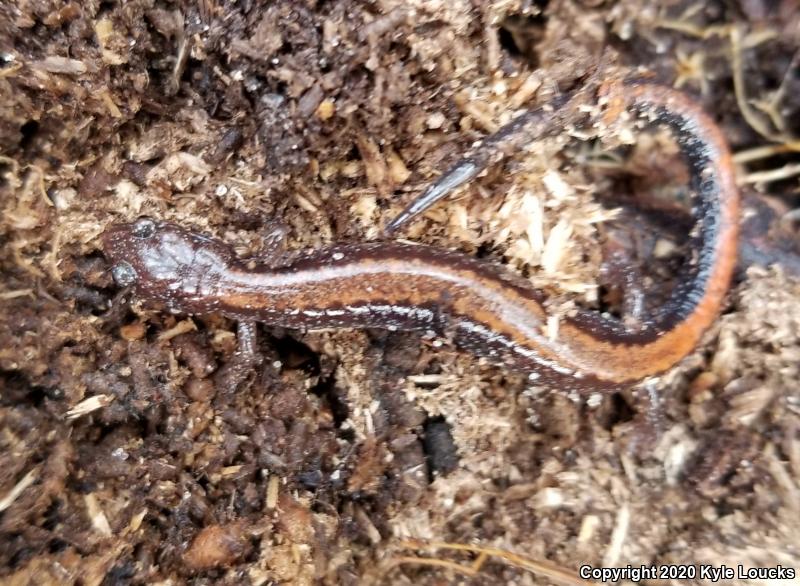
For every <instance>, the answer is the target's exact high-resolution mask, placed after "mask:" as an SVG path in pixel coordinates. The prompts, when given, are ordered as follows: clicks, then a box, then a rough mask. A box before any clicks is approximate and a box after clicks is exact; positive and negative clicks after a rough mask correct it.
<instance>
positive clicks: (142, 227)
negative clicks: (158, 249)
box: [131, 218, 156, 238]
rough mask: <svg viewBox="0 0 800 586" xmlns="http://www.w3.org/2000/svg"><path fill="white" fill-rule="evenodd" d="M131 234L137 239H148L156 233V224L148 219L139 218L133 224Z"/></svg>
mask: <svg viewBox="0 0 800 586" xmlns="http://www.w3.org/2000/svg"><path fill="white" fill-rule="evenodd" d="M131 233H132V234H133V235H134V236H136V237H137V238H150V237H151V236H152V235H153V234H155V233H156V223H155V222H154V221H153V220H151V219H150V218H140V219H138V220H136V222H134V223H133V229H132V231H131Z"/></svg>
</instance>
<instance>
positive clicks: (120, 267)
mask: <svg viewBox="0 0 800 586" xmlns="http://www.w3.org/2000/svg"><path fill="white" fill-rule="evenodd" d="M111 276H113V277H114V281H115V282H116V283H117V285H119V286H120V287H127V286H128V285H133V284H134V283H135V282H136V278H137V277H138V276H139V275H137V274H136V269H134V268H133V267H132V266H131V265H130V264H128V263H126V262H125V261H122V262H119V263H117V264H115V265H114V267H113V268H112V269H111Z"/></svg>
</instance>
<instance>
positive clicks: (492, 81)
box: [0, 0, 800, 586]
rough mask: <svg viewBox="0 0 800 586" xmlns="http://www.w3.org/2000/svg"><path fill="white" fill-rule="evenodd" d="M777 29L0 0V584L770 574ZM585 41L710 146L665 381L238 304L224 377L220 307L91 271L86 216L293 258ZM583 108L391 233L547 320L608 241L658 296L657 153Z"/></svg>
mask: <svg viewBox="0 0 800 586" xmlns="http://www.w3.org/2000/svg"><path fill="white" fill-rule="evenodd" d="M799 43H800V13H799V12H798V10H797V8H796V4H795V3H794V2H793V1H792V0H781V1H778V2H772V1H768V0H730V1H721V0H720V1H716V0H712V1H710V2H696V1H694V2H686V1H682V0H681V1H678V0H670V1H669V2H656V1H654V0H622V1H619V2H612V1H604V0H558V1H557V0H550V1H547V0H448V1H446V2H445V1H443V0H428V1H425V0H413V1H410V2H403V1H400V0H373V1H369V2H367V1H364V0H342V1H340V2H323V1H321V0H302V1H301V0H295V1H288V0H287V1H284V2H265V1H261V0H241V1H239V2H235V3H234V2H229V3H223V2H219V1H218V0H198V1H197V2H185V1H184V2H181V1H174V2H173V1H168V0H130V1H126V2H113V1H103V2H100V1H99V0H89V1H87V2H75V1H56V0H25V1H21V2H11V1H3V2H0V153H1V158H0V194H1V195H0V206H2V208H3V214H2V219H1V220H0V244H2V246H0V275H2V280H1V281H0V430H1V433H0V582H2V583H4V584H13V585H18V584H19V585H23V584H81V585H100V584H145V583H146V584H184V583H191V584H210V583H220V584H254V585H262V584H298V585H303V584H342V585H349V584H370V583H374V584H379V583H380V584H414V585H416V586H427V585H431V586H432V585H441V584H486V585H494V584H497V585H500V584H517V585H527V584H549V583H555V578H554V577H553V573H554V572H556V571H558V570H560V571H563V572H566V574H564V576H566V577H562V581H561V582H559V583H569V584H580V583H585V582H581V581H580V580H579V579H578V578H577V577H576V576H577V571H578V568H579V567H580V566H581V565H584V564H590V565H593V566H625V565H627V564H631V565H633V566H636V567H638V566H640V565H652V564H711V565H714V566H719V565H722V564H727V565H729V566H733V567H735V566H736V565H737V564H743V565H744V566H777V565H779V564H780V565H782V566H784V567H793V568H795V569H796V570H797V571H800V549H798V544H800V529H798V527H800V526H799V525H798V523H797V518H798V515H800V390H799V389H798V383H797V380H798V377H799V376H800V373H799V372H798V368H799V367H800V281H798V278H797V274H798V273H800V270H799V269H798V267H800V262H799V261H798V256H797V255H798V246H799V245H798V237H797V226H796V218H797V214H796V213H793V212H792V211H791V210H792V208H794V207H796V206H797V193H798V181H797V154H796V151H797V150H798V141H797V139H795V138H793V137H794V136H797V133H800V127H798V126H800V116H799V115H798V113H799V112H800V98H798V96H800V91H798V90H799V89H800V77H799V76H798V74H797V71H798V55H797V54H795V51H796V48H797V47H798V46H799ZM601 55H607V56H610V57H608V58H607V59H606V61H607V62H608V63H607V66H608V67H612V68H614V69H615V70H623V69H627V70H636V71H638V73H639V74H641V75H645V76H650V77H651V78H653V79H656V80H658V81H660V82H662V83H664V84H666V85H672V86H675V87H678V88H680V89H682V90H683V91H686V92H687V93H689V94H691V95H692V96H693V97H694V98H695V99H696V100H698V102H700V103H701V104H703V105H704V106H705V108H706V109H707V110H708V111H709V112H710V113H712V114H713V115H714V117H715V119H716V120H717V121H718V122H719V123H720V125H721V127H722V128H723V130H724V132H725V134H726V135H727V136H728V138H729V140H730V143H731V147H732V149H733V151H734V152H735V153H736V155H737V161H738V162H739V167H738V171H737V172H738V175H739V179H740V182H741V184H742V191H743V196H744V198H745V203H746V206H745V214H744V220H743V221H744V222H745V224H744V225H745V229H744V237H743V242H742V255H741V257H742V260H741V262H740V270H739V272H738V275H737V279H736V282H735V283H734V286H733V288H732V291H731V294H730V299H729V303H728V304H727V306H726V309H725V311H724V314H723V315H722V316H721V317H720V319H719V320H718V322H717V323H716V324H715V326H714V327H713V328H712V331H710V332H709V333H708V335H707V337H706V340H705V342H704V343H703V344H702V345H701V347H700V348H698V349H697V350H696V351H695V352H694V353H693V354H692V355H691V356H690V357H688V358H687V359H685V360H684V361H683V362H682V363H681V364H680V365H678V366H677V367H676V368H675V369H673V370H672V371H670V372H669V373H667V374H665V375H664V376H661V377H658V378H656V379H652V380H649V381H647V382H645V383H644V384H642V385H640V386H638V387H636V388H633V389H629V390H625V391H620V392H617V393H607V394H601V393H594V394H591V393H590V394H587V395H582V396H573V395H572V394H569V393H565V392H564V391H563V390H559V389H547V388H536V387H531V385H530V383H529V381H528V380H527V378H526V377H524V376H521V375H518V374H514V373H509V372H507V371H505V370H503V369H502V368H500V367H498V366H496V365H493V364H491V363H490V362H486V361H483V360H478V359H476V358H475V357H474V356H472V355H469V354H465V353H462V352H459V351H456V350H455V349H453V348H452V347H450V346H449V345H448V344H444V345H442V344H440V343H438V342H437V341H431V340H427V339H423V338H422V337H420V336H419V335H417V334H406V333H398V332H394V333H392V332H381V331H362V330H357V331H346V330H345V331H324V332H298V331H285V330H281V329H279V328H274V327H270V326H267V325H263V324H262V325H259V329H258V334H259V346H258V355H259V356H260V358H261V360H260V361H259V363H258V366H257V367H245V366H243V365H242V363H241V360H240V359H239V358H238V356H239V355H238V354H237V352H236V350H237V345H236V324H235V323H232V322H231V321H229V320H226V319H223V318H221V317H218V316H182V315H177V316H176V315H172V314H170V313H169V312H167V311H165V310H164V309H163V308H159V307H151V306H148V305H146V304H144V303H142V302H141V301H140V300H136V299H131V298H130V295H128V294H127V292H125V291H121V290H120V289H119V288H118V287H117V286H116V285H115V284H114V282H113V280H112V278H111V276H110V271H109V268H110V267H109V265H108V263H107V262H106V260H105V258H104V257H103V254H102V249H101V243H100V240H99V235H100V234H101V233H102V232H103V230H104V229H105V228H106V227H108V226H110V225H112V224H114V223H117V222H120V221H127V220H131V219H134V218H136V217H139V216H145V215H146V216H150V217H156V218H160V219H164V220H169V221H173V222H176V223H178V224H181V225H183V226H186V227H189V228H192V229H196V230H198V231H201V232H205V233H207V234H209V235H213V236H215V237H219V238H222V239H224V240H225V241H227V242H229V243H231V244H233V245H235V246H236V247H237V251H238V252H240V253H241V254H242V255H243V256H246V255H251V254H255V253H257V251H258V250H259V248H260V247H261V246H262V245H263V243H264V240H265V238H266V236H267V235H268V234H270V233H271V232H272V231H274V229H275V227H280V228H282V229H284V230H285V231H286V233H287V234H288V239H287V240H288V242H287V245H288V247H289V248H290V249H293V250H296V249H304V248H312V247H319V246H322V245H324V244H327V243H330V242H334V241H337V242H361V241H365V240H373V239H376V238H378V236H379V232H380V228H381V226H383V225H385V223H386V222H387V221H388V220H390V219H391V218H392V217H393V216H394V215H395V214H396V213H397V212H398V211H399V210H400V209H401V208H402V207H403V205H404V203H406V202H407V201H409V200H410V199H411V198H412V197H413V196H414V195H416V194H418V193H419V192H420V191H421V190H422V189H423V188H424V186H425V185H427V184H428V183H430V181H431V180H432V179H434V178H435V177H436V176H438V175H439V174H440V173H441V172H443V171H444V170H445V169H446V168H447V167H448V166H449V165H450V164H451V163H452V162H454V161H455V160H457V159H458V156H459V153H463V152H465V151H466V150H467V149H469V148H470V146H471V145H472V144H473V143H474V142H475V141H476V140H478V139H479V138H481V137H483V136H486V135H487V134H488V133H491V132H492V131H494V130H496V129H497V128H499V127H500V126H501V125H502V124H504V123H505V122H507V121H509V120H510V119H512V118H513V117H514V116H515V115H516V114H518V113H519V112H520V111H521V110H522V109H524V108H529V107H534V106H537V105H540V104H541V103H543V102H545V101H546V100H547V99H548V98H549V97H551V96H552V95H554V94H556V93H558V92H560V91H566V90H567V89H569V88H571V87H574V86H576V85H578V84H580V83H581V80H582V79H583V78H584V77H585V76H586V75H587V74H589V73H591V72H592V71H594V69H595V68H596V67H597V66H598V63H599V62H600V60H601ZM588 106H591V104H587V107H588ZM593 133H594V130H593V129H591V128H588V129H564V130H563V132H561V133H559V135H558V136H553V137H548V138H546V139H543V140H542V141H540V143H537V144H536V145H530V147H529V148H528V149H527V152H525V153H519V154H517V155H515V156H512V157H510V158H509V159H508V160H506V161H505V162H503V163H501V164H499V165H496V166H493V167H492V168H490V169H488V170H487V172H486V173H485V174H484V175H483V176H481V177H480V178H479V179H478V180H477V181H475V182H473V183H472V184H471V185H470V186H469V187H467V188H466V189H464V190H462V191H461V192H459V194H457V196H456V197H452V198H450V199H449V200H448V201H447V202H445V203H443V204H441V205H439V206H437V207H435V208H434V209H432V210H431V211H429V212H428V213H427V214H426V215H425V216H424V217H423V218H420V219H419V220H417V221H415V222H414V224H413V225H412V226H410V227H409V228H408V229H407V230H406V232H405V233H404V234H403V237H404V238H407V239H409V240H414V241H421V242H426V243H429V244H435V245H440V246H447V247H450V248H458V249H461V250H463V251H465V252H467V253H470V254H475V255H479V256H483V257H485V258H487V259H490V260H493V261H496V262H502V263H505V264H507V265H508V267H509V270H514V271H518V272H520V273H521V274H523V275H525V276H527V277H529V278H530V279H531V281H532V282H533V283H534V284H536V285H537V286H538V287H541V288H543V289H545V290H546V291H547V293H548V294H549V296H550V299H551V301H550V303H551V307H552V309H553V311H558V310H563V309H565V308H569V307H573V306H574V305H575V304H579V305H584V306H588V307H604V308H612V309H613V308H614V307H615V306H617V305H619V303H620V301H619V296H620V294H619V287H618V283H617V282H616V281H615V279H614V271H610V272H609V271H606V270H605V268H607V266H606V265H605V264H604V251H605V250H607V249H608V248H609V242H616V245H617V248H619V247H620V244H619V243H620V242H621V243H622V245H621V247H622V248H624V249H626V250H627V253H628V256H627V257H626V258H627V260H626V263H628V264H631V263H632V264H634V265H635V266H637V267H640V269H641V270H642V271H643V274H646V278H643V279H642V280H643V282H644V283H646V284H648V283H649V285H648V286H646V287H645V288H644V291H645V294H646V295H647V298H648V302H649V304H650V305H651V306H652V305H657V303H658V300H659V294H658V293H657V290H659V289H660V287H658V284H659V283H661V282H669V280H670V275H674V273H675V267H676V265H677V264H679V262H680V260H681V259H682V258H684V257H685V256H686V255H687V254H688V253H687V251H686V250H684V248H685V247H683V244H685V243H684V242H683V240H684V239H685V238H684V236H685V234H686V230H687V224H686V213H685V212H686V210H685V208H682V207H681V206H680V205H677V206H675V205H673V206H672V207H671V208H670V207H669V206H666V208H669V209H665V205H666V204H665V203H664V201H665V199H666V200H667V201H669V202H672V201H673V200H674V197H673V196H675V195H678V196H680V194H681V193H682V192H685V184H686V176H685V175H686V174H685V169H684V168H683V166H682V164H681V163H680V160H679V159H676V157H675V154H674V150H675V149H674V148H672V147H674V145H671V144H670V141H669V140H666V139H665V138H664V137H662V136H660V135H659V134H658V133H641V136H639V139H638V142H637V144H636V145H635V146H619V147H618V148H616V149H612V150H609V149H608V148H606V149H605V150H604V149H603V148H601V145H600V143H599V142H598V141H597V140H596V138H597V137H596V136H595V135H594V134H593ZM612 192H613V193H614V194H615V197H610V196H608V194H609V193H612ZM678 199H680V197H678ZM650 200H652V201H650ZM637 202H638V203H637ZM642 202H644V203H642ZM650 204H651V205H650ZM620 235H621V236H620ZM682 235H684V236H682ZM608 275H611V277H609V276H608ZM604 280H605V281H607V282H604ZM436 543H439V544H443V543H446V544H450V547H451V549H448V548H445V547H439V548H438V549H437V548H434V547H432V544H436ZM453 548H461V550H457V549H453ZM475 548H488V549H490V550H491V552H490V553H491V554H492V555H490V556H488V557H486V558H485V557H484V556H478V552H477V550H476V549H475ZM512 554H516V555H517V556H521V557H518V558H515V557H513V555H512ZM523 558H524V559H523ZM476 560H477V562H479V563H477V564H476V565H474V566H470V564H471V563H472V562H474V561H476ZM536 563H547V564H550V565H549V566H547V567H549V568H550V570H549V573H548V569H547V568H544V569H542V567H541V566H536ZM455 564H461V565H460V566H456V565H455ZM740 582H741V583H753V584H756V583H758V584H760V583H767V582H766V581H759V580H749V581H744V580H743V581H740ZM649 583H659V582H658V581H651V582H649ZM663 583H677V582H668V581H664V582H663ZM785 583H790V582H789V581H787V582H785ZM791 583H800V582H798V579H797V578H796V579H795V581H794V582H791Z"/></svg>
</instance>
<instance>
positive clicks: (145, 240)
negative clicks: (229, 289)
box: [102, 218, 232, 308]
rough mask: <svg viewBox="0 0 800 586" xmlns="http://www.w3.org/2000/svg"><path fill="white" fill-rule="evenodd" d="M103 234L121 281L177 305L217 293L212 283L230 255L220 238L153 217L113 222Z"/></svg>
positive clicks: (142, 293) (146, 295) (148, 296)
mask: <svg viewBox="0 0 800 586" xmlns="http://www.w3.org/2000/svg"><path fill="white" fill-rule="evenodd" d="M102 239H103V251H104V253H105V255H106V257H107V258H108V260H109V261H110V262H111V263H112V265H113V266H112V269H111V270H112V274H113V275H114V280H115V281H116V282H117V284H118V285H120V286H121V287H127V286H131V285H132V286H133V287H134V289H135V291H136V293H137V294H138V295H140V296H142V297H143V298H145V299H149V300H155V301H163V302H167V303H169V304H170V305H172V306H174V307H176V308H180V307H181V306H183V305H185V303H182V302H187V301H191V300H194V299H198V298H199V297H200V296H203V295H209V294H213V293H214V291H212V290H210V288H211V287H212V285H213V284H214V283H215V282H216V281H217V280H218V279H217V278H216V277H218V276H219V274H220V273H221V272H223V271H224V270H226V268H227V266H228V264H229V263H230V260H231V256H232V255H231V252H230V250H229V248H228V247H227V246H225V245H224V244H222V243H220V242H217V241H214V240H211V239H210V238H207V237H205V236H201V235H199V234H194V233H192V232H189V231H188V230H184V229H183V228H179V227H178V226H175V225H174V224H168V223H165V222H156V221H154V220H151V219H149V218H140V219H138V220H136V221H135V222H132V223H130V224H117V225H115V226H112V227H111V228H109V229H108V230H106V231H105V232H104V233H103V237H102Z"/></svg>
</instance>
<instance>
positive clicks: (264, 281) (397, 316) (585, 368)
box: [103, 82, 739, 390]
mask: <svg viewBox="0 0 800 586" xmlns="http://www.w3.org/2000/svg"><path fill="white" fill-rule="evenodd" d="M599 95H600V99H601V100H602V101H603V103H604V104H605V110H604V114H603V117H602V118H601V120H602V121H603V122H605V123H608V124H611V123H614V122H615V121H617V120H618V119H620V118H621V117H623V116H625V115H626V114H625V113H626V112H630V113H633V114H636V115H638V116H642V117H647V118H648V119H650V120H651V121H654V122H657V123H662V124H665V125H667V126H668V127H669V128H670V129H671V130H672V132H673V133H674V135H675V137H676V141H677V142H678V144H679V146H680V149H681V151H682V153H683V156H684V158H685V159H686V163H687V166H688V168H689V174H690V177H691V179H690V183H691V184H690V187H691V190H692V192H693V208H692V211H693V215H694V217H695V221H696V222H697V227H696V230H695V232H696V235H695V237H694V240H695V241H694V248H693V251H694V258H693V259H692V261H691V262H689V263H687V267H686V268H685V270H684V271H683V272H682V274H681V276H680V277H679V281H678V283H677V284H676V286H675V287H674V289H673V291H672V292H671V294H670V297H669V299H668V300H667V301H666V302H665V304H664V305H663V306H662V307H661V308H660V309H659V310H657V311H656V312H654V315H652V316H650V317H649V319H647V320H646V322H645V323H644V324H643V325H642V326H641V327H640V328H637V329H635V330H633V329H628V328H626V327H625V326H624V325H623V324H622V323H621V322H620V321H618V320H614V319H611V318H607V317H604V316H602V315H601V314H599V313H597V312H591V311H584V310H582V311H578V312H576V313H575V314H574V315H569V316H566V317H563V318H562V319H561V321H560V322H559V327H558V334H557V336H556V337H555V338H551V337H549V336H548V334H547V328H546V323H547V319H548V314H547V311H546V310H545V307H544V304H543V302H544V299H543V296H542V294H541V293H540V292H539V291H537V290H535V289H534V288H533V287H532V286H531V285H530V284H529V282H528V281H526V280H524V279H522V278H521V277H518V276H515V275H513V274H512V273H511V272H509V271H508V270H506V269H504V268H502V267H501V266H498V265H495V264H491V263H487V262H484V261H481V260H478V259H476V258H473V257H471V256H469V255H465V254H462V253H458V252H453V251H448V250H445V249H442V248H438V247H431V246H425V245H413V244H403V243H398V242H387V241H381V242H372V243H364V244H345V245H333V246H330V247H328V248H325V249H321V250H317V251H314V252H311V253H308V254H304V255H302V256H300V257H299V258H297V259H296V260H294V261H292V262H291V263H290V264H288V265H286V266H280V267H274V266H271V265H269V264H267V263H261V262H258V261H257V260H253V259H250V260H244V259H238V258H237V257H236V255H235V254H234V252H233V250H232V248H231V247H230V246H228V245H226V244H225V243H224V242H222V241H219V240H215V239H212V238H209V237H206V236H203V235H200V234H196V233H193V232H191V231H189V230H186V229H184V228H181V227H179V226H176V225H174V224H170V223H164V222H156V221H154V220H151V219H146V218H145V219H139V220H137V221H135V222H133V223H129V224H118V225H114V226H112V227H110V228H109V229H108V230H107V231H106V232H105V233H104V235H103V243H104V251H105V254H106V255H107V257H108V258H109V260H110V261H111V263H112V264H113V267H114V268H113V273H114V276H115V278H116V280H117V282H118V283H119V284H120V285H123V286H131V287H132V288H133V290H134V292H135V294H136V295H138V296H139V297H140V298H142V299H144V300H148V301H156V302H161V303H163V304H165V305H166V306H167V307H168V308H169V309H171V310H172V311H176V312H183V313H188V314H200V315H201V314H209V313H220V314H223V315H225V316H228V317H230V318H234V319H238V320H246V321H254V320H255V321H261V322H264V323H267V324H272V325H276V326H283V327H287V328H303V329H310V330H313V329H327V328H365V327H368V328H384V329H391V330H394V329H403V330H421V331H428V332H430V333H431V334H434V335H446V336H447V337H449V338H451V339H452V340H453V341H454V342H455V344H456V345H457V346H459V347H461V348H464V349H466V350H468V351H472V352H474V353H476V354H478V355H481V356H486V357H488V358H489V359H491V360H495V361H497V362H499V363H502V364H505V365H507V366H508V367H510V368H513V369H517V370H522V371H524V372H527V373H529V374H530V378H531V380H535V381H537V383H539V382H540V383H542V384H549V385H559V386H561V387H562V388H570V389H577V390H583V389H609V388H619V387H621V386H625V385H630V384H633V383H635V382H637V381H639V380H641V379H643V378H645V377H648V376H650V375H654V374H658V373H661V372H663V371H665V370H667V369H669V368H670V367H672V366H673V365H674V364H676V363H677V362H678V361H679V360H681V359H682V358H683V357H684V356H686V355H687V354H688V353H689V352H691V350H692V349H693V348H694V347H695V346H696V344H697V343H698V341H699V340H700V337H701V336H702V334H703V333H704V331H705V330H706V329H707V328H708V326H709V325H710V324H711V323H712V322H713V320H714V319H715V317H716V315H717V314H718V312H719V310H720V307H721V305H722V303H723V300H724V296H725V294H726V291H727V289H728V287H729V284H730V280H731V275H732V272H733V268H734V264H735V260H736V243H737V235H738V217H739V193H738V190H737V187H736V183H735V177H734V169H733V164H732V161H731V153H730V151H729V148H728V146H727V142H726V140H725V138H724V136H723V134H722V132H721V130H720V129H719V128H718V126H717V125H716V124H715V123H714V121H713V120H712V119H711V118H710V117H709V116H708V115H707V114H706V113H705V112H704V111H703V110H702V109H701V108H700V107H699V106H698V105H697V104H695V103H694V102H693V101H692V100H691V99H689V98H688V97H687V96H685V95H684V94H683V93H680V92H677V91H674V90H671V89H669V88H666V87H663V86H660V85H656V84H653V83H649V82H633V83H631V82H624V83H623V82H617V83H616V84H610V85H608V86H607V87H605V88H602V89H601V90H599ZM501 132H502V130H501ZM485 160H488V159H485ZM474 167H475V163H474V160H466V161H462V168H461V171H459V165H458V164H457V165H456V166H455V167H453V169H452V170H451V171H450V172H449V173H446V174H445V175H443V176H442V178H440V180H439V181H437V182H436V183H434V184H433V185H432V186H431V188H430V189H429V190H428V191H427V192H426V193H427V194H430V192H431V191H433V192H434V193H435V194H436V197H434V198H431V197H428V196H426V193H423V194H422V196H420V198H422V199H424V198H426V197H427V199H426V200H425V203H424V204H422V205H421V204H420V203H419V199H420V198H418V200H415V202H412V203H411V205H410V209H411V210H412V211H411V212H410V213H409V212H404V213H403V214H401V216H398V218H399V219H398V221H397V222H394V223H392V224H391V226H392V229H397V228H399V227H400V226H401V225H402V224H403V223H404V222H407V221H408V220H410V218H411V217H413V216H414V215H416V214H417V213H419V212H421V211H422V210H424V209H425V208H426V207H428V206H429V205H432V204H433V203H435V201H438V199H441V198H442V197H444V196H445V195H446V194H447V193H449V192H450V191H451V190H452V189H453V188H454V187H455V186H457V185H458V184H459V181H458V179H459V178H460V177H462V176H465V175H469V176H474ZM464 169H469V172H468V173H464Z"/></svg>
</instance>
